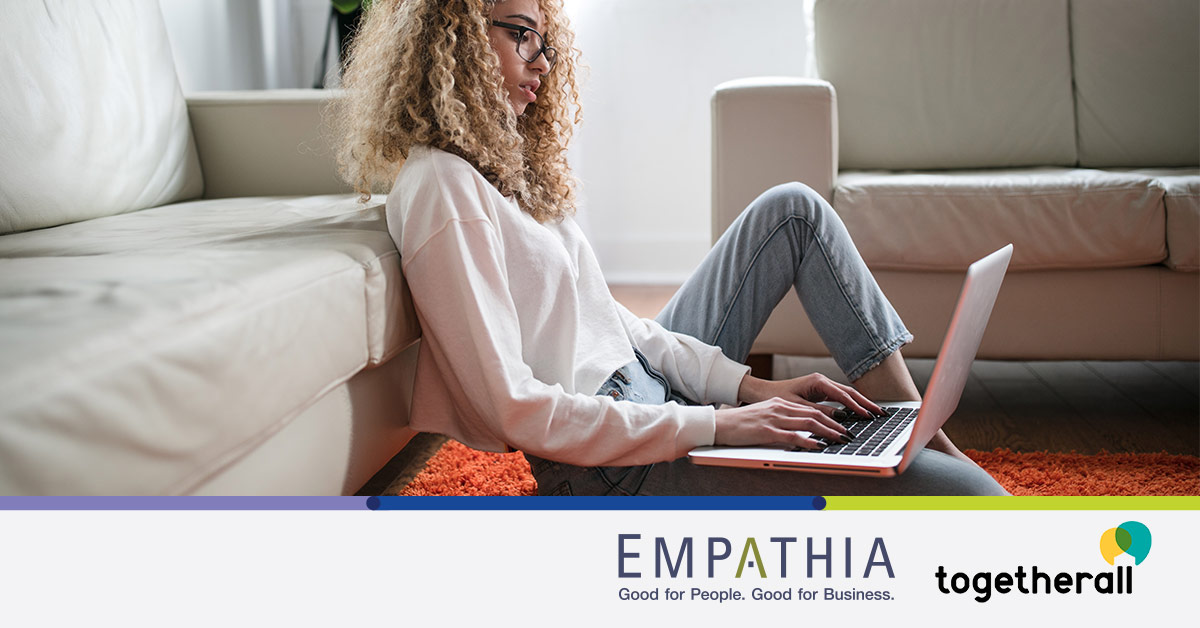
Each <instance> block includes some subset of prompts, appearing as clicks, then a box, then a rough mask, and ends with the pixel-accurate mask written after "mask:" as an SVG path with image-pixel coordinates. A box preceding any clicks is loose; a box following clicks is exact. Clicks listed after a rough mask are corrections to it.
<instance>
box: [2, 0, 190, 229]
mask: <svg viewBox="0 0 1200 628" xmlns="http://www.w3.org/2000/svg"><path fill="white" fill-rule="evenodd" d="M0 40H2V41H3V42H4V54H3V55H0V81H2V82H3V83H2V84H3V87H2V88H0V144H2V145H3V146H4V150H3V151H2V152H0V234H3V233H10V232H14V231H24V230H27V229H37V228H41V227H48V226H53V225H60V224H64V223H68V222H74V221H78V220H84V219H87V218H94V217H97V216H109V215H112V214H118V213H122V212H128V211H134V210H138V209H143V208H146V207H154V206H157V205H162V204H165V203H170V202H174V201H177V200H181V199H187V198H195V197H198V196H200V193H201V191H202V188H203V181H202V179H201V175H200V165H199V161H198V159H197V157H196V150H195V146H194V144H193V141H192V134H191V129H190V127H189V126H188V119H187V107H186V105H185V103H184V100H183V94H182V93H181V92H180V89H179V83H178V81H177V79H176V76H175V67H174V63H173V61H172V57H171V47H170V45H169V44H168V41H167V33H166V27H165V26H164V25H163V19H162V15H161V13H160V11H159V8H158V3H156V2H145V1H137V0H112V1H110V2H73V1H70V0H46V1H45V2H12V3H6V4H5V6H4V19H3V20H0Z"/></svg>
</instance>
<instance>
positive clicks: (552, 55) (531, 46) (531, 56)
mask: <svg viewBox="0 0 1200 628" xmlns="http://www.w3.org/2000/svg"><path fill="white" fill-rule="evenodd" d="M492 26H499V27H500V28H507V29H508V30H510V31H516V32H517V35H516V40H517V54H518V55H520V56H521V58H522V59H524V60H525V61H527V62H529V63H533V62H534V60H536V59H537V58H538V55H546V63H547V64H549V66H550V67H549V68H547V69H546V71H547V72H549V71H550V70H553V69H554V62H555V61H558V51H557V50H555V49H554V48H552V47H550V46H547V45H546V40H545V39H544V38H543V37H542V34H541V33H539V32H537V31H535V30H533V29H532V28H529V27H528V26H521V25H520V24H509V23H508V22H498V21H496V20H492Z"/></svg>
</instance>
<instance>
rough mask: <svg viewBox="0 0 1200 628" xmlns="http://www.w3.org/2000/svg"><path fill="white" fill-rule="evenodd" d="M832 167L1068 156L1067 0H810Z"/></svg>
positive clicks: (1071, 146)
mask: <svg viewBox="0 0 1200 628" xmlns="http://www.w3.org/2000/svg"><path fill="white" fill-rule="evenodd" d="M814 20H815V29H816V37H815V46H816V57H817V67H818V71H819V73H820V75H821V78H823V79H826V80H828V81H829V82H831V83H832V84H833V86H834V88H835V89H836V90H837V103H838V111H837V114H838V129H839V131H838V132H839V136H840V145H839V149H840V151H841V161H840V163H841V166H842V168H845V169H867V168H884V169H890V170H896V169H937V168H984V167H1008V166H1046V165H1061V166H1072V165H1074V164H1075V160H1076V156H1075V109H1074V103H1073V101H1072V95H1071V62H1070V50H1069V45H1068V39H1069V36H1068V31H1067V2H1066V0H973V1H971V2H963V1H962V0H818V1H817V4H816V6H815V8H814Z"/></svg>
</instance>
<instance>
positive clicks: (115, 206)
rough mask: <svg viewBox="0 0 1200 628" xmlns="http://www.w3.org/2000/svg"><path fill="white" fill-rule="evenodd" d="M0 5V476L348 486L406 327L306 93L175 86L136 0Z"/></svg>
mask: <svg viewBox="0 0 1200 628" xmlns="http://www.w3.org/2000/svg"><path fill="white" fill-rule="evenodd" d="M7 9H8V10H7V12H6V17H5V20H4V21H3V23H0V41H2V42H3V47H4V50H5V53H4V55H2V56H0V77H3V78H0V80H2V81H3V82H4V87H3V89H0V120H2V122H0V137H3V139H4V142H3V152H0V494H85V495H86V494H134V495H162V494H326V495H336V494H341V493H353V492H354V491H356V490H358V489H359V488H360V487H361V486H362V485H363V483H364V482H366V481H367V480H368V479H369V478H370V477H371V476H372V475H373V474H374V473H375V472H376V471H378V470H379V469H380V467H381V466H383V464H385V463H386V462H387V461H388V460H389V459H390V458H391V456H393V455H394V454H395V453H396V452H397V451H399V450H400V448H401V447H403V445H404V444H405V443H406V442H407V441H408V439H409V438H411V436H412V434H413V432H412V431H410V430H408V429H407V427H405V426H406V424H407V415H408V403H409V398H410V391H411V382H412V372H413V368H414V365H415V360H416V350H415V348H416V345H415V343H416V339H417V337H418V329H417V325H416V319H415V317H414V316H413V312H412V305H411V302H410V301H409V300H408V296H407V290H406V289H405V287H404V284H403V278H402V276H401V274H400V266H399V262H398V255H397V252H396V250H395V248H394V246H393V244H392V241H391V238H390V237H389V236H388V232H387V228H386V225H385V223H384V212H383V206H382V200H383V199H382V198H377V199H373V200H372V201H371V202H370V203H367V204H365V205H359V204H358V203H357V202H356V199H355V198H354V196H353V195H352V194H350V193H349V191H348V190H347V189H346V188H345V187H344V186H343V185H342V184H340V183H339V182H338V180H337V177H336V174H335V169H334V165H333V160H332V158H331V155H330V150H329V148H328V146H327V145H326V143H325V141H324V140H322V137H321V132H320V124H319V123H320V109H321V106H322V104H323V103H324V102H325V99H326V98H327V97H328V96H327V95H326V94H324V93H319V92H302V91H298V92H265V93H263V92H259V93H254V92H245V93H242V92H239V93H228V94H206V95H197V96H195V97H191V98H188V99H186V100H185V98H184V97H183V95H182V93H181V92H180V87H179V84H178V81H177V79H176V74H175V70H174V66H173V62H172V60H171V51H170V47H169V45H168V42H167V35H166V30H165V28H164V26H163V21H162V17H161V14H160V13H159V9H158V6H157V4H156V3H155V2H152V1H146V0H124V1H116V2H111V3H103V4H100V3H76V2H68V1H66V0H58V1H47V2H45V3H40V2H39V3H32V2H24V3H16V4H14V5H13V6H10V7H7Z"/></svg>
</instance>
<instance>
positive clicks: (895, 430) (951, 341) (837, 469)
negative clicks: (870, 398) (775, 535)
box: [688, 244, 1013, 476]
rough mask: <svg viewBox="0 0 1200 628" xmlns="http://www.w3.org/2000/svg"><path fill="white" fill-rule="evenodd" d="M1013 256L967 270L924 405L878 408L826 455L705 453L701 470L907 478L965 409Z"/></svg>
mask: <svg viewBox="0 0 1200 628" xmlns="http://www.w3.org/2000/svg"><path fill="white" fill-rule="evenodd" d="M1012 251H1013V246H1012V245H1011V244H1009V245H1008V246H1005V247H1004V248H1002V249H1000V250H999V251H996V252H995V253H992V254H991V255H988V256H987V257H984V258H983V259H981V260H979V261H977V262H975V263H974V264H971V266H970V268H968V269H967V278H966V280H965V281H964V282H963V288H962V293H961V294H959V297H958V305H957V306H956V307H955V308H954V317H953V318H952V319H951V320H950V328H949V329H948V330H947V331H946V338H945V339H944V340H943V341H942V349H941V351H939V352H938V358H937V363H936V364H934V367H933V376H932V377H931V378H930V380H929V388H928V389H927V390H926V391H925V399H924V401H908V402H899V403H887V402H882V403H880V402H877V403H879V405H880V406H882V407H883V408H884V410H885V416H884V417H882V418H879V419H869V418H866V417H859V418H860V419H861V420H859V421H855V422H854V424H850V423H846V426H847V428H849V429H850V431H851V432H853V433H854V434H856V438H855V439H854V440H853V441H852V442H850V443H849V444H846V445H843V444H841V443H834V444H831V445H829V446H828V447H826V448H825V449H823V450H810V449H797V450H792V449H788V448H784V447H699V448H697V449H693V450H692V451H691V452H690V453H689V454H688V457H689V458H690V459H691V460H692V462H694V463H696V464H701V465H711V466H721V467H746V468H754V469H786V470H789V471H809V472H814V473H837V474H842V475H867V476H891V475H898V474H900V473H904V470H905V469H907V468H908V465H909V464H911V463H912V461H913V458H915V457H916V455H917V454H918V453H920V451H921V450H922V449H923V448H924V447H925V445H926V444H928V443H929V439H931V438H933V435H934V434H936V433H937V431H938V430H939V429H941V427H942V425H943V424H945V423H946V420H947V419H949V418H950V415H951V414H952V413H953V412H954V409H955V408H957V407H958V400H959V398H960V397H961V396H962V391H963V387H964V386H965V385H966V382H967V375H968V374H969V373H970V371H971V362H972V361H974V360H975V353H976V352H977V351H978V350H979V342H980V340H982V339H983V330H984V329H985V328H986V327H987V322H988V317H989V316H991V314H992V306H993V305H994V304H995V302H996V294H997V293H999V292H1000V284H1001V282H1003V281H1004V273H1005V271H1007V270H1008V262H1009V260H1010V259H1012ZM838 407H840V406H838ZM802 433H803V434H805V435H806V436H808V435H809V434H808V433H805V432H802Z"/></svg>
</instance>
